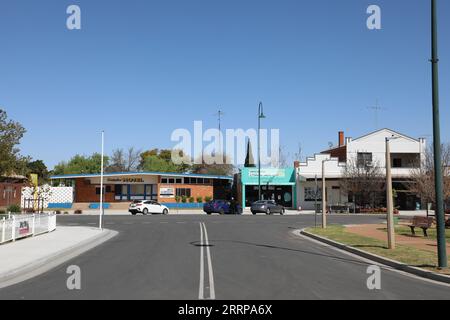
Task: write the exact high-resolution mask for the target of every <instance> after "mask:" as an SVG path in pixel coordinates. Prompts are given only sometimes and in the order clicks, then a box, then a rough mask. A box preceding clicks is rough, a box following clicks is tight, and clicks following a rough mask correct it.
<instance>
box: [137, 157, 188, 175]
mask: <svg viewBox="0 0 450 320" xmlns="http://www.w3.org/2000/svg"><path fill="white" fill-rule="evenodd" d="M142 170H144V171H150V172H152V171H153V172H183V171H182V167H180V166H177V165H176V164H174V163H173V162H171V161H167V160H164V159H162V158H160V157H158V156H147V157H145V160H144V163H143V165H142Z"/></svg>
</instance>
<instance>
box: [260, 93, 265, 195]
mask: <svg viewBox="0 0 450 320" xmlns="http://www.w3.org/2000/svg"><path fill="white" fill-rule="evenodd" d="M265 118H266V116H265V115H264V111H263V104H262V102H260V103H259V106H258V201H259V200H261V137H260V136H261V119H265Z"/></svg>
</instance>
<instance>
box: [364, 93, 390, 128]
mask: <svg viewBox="0 0 450 320" xmlns="http://www.w3.org/2000/svg"><path fill="white" fill-rule="evenodd" d="M367 109H370V110H372V111H373V113H374V118H375V130H378V129H379V126H378V112H380V111H385V110H387V109H386V108H382V107H380V105H379V103H378V99H377V100H376V102H375V106H372V107H367Z"/></svg>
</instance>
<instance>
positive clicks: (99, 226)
mask: <svg viewBox="0 0 450 320" xmlns="http://www.w3.org/2000/svg"><path fill="white" fill-rule="evenodd" d="M104 145H105V132H104V131H102V155H101V156H102V159H101V165H100V217H99V223H98V228H99V229H100V230H102V229H103V225H102V222H103V221H102V220H103V212H104V211H103V154H104Z"/></svg>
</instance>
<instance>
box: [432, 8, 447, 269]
mask: <svg viewBox="0 0 450 320" xmlns="http://www.w3.org/2000/svg"><path fill="white" fill-rule="evenodd" d="M436 2H437V1H436V0H431V65H432V71H431V72H432V78H433V80H432V87H433V88H432V90H433V143H434V174H435V177H434V182H435V191H436V192H435V193H436V208H435V210H436V211H435V215H436V227H437V246H438V265H439V268H447V266H448V262H447V251H446V246H447V242H446V239H445V216H444V187H443V181H442V180H443V179H442V159H441V128H440V119H439V66H438V64H439V58H438V36H437V31H438V25H437V4H436Z"/></svg>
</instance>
